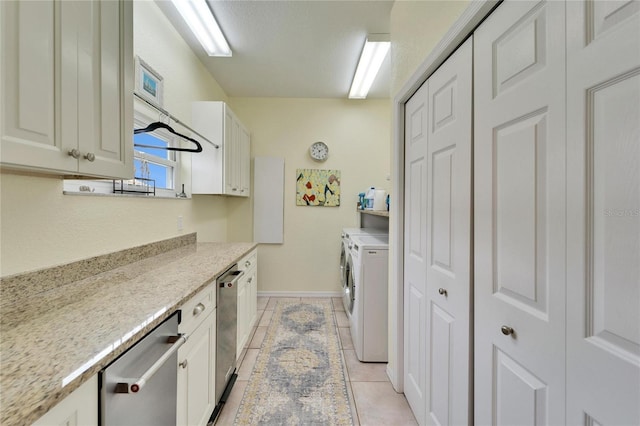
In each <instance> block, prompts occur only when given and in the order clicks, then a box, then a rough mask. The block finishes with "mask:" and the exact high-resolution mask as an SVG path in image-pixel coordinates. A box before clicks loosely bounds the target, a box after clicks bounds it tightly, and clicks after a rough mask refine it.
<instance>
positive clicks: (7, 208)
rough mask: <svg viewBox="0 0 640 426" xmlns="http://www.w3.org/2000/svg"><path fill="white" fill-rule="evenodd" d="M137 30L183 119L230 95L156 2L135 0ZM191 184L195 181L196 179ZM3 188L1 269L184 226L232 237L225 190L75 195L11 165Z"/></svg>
mask: <svg viewBox="0 0 640 426" xmlns="http://www.w3.org/2000/svg"><path fill="white" fill-rule="evenodd" d="M134 37H135V40H134V51H135V53H136V54H137V55H140V56H141V57H142V58H143V59H144V60H145V61H146V62H147V63H149V65H151V66H152V67H153V68H154V69H155V70H156V71H157V72H158V73H160V74H161V75H162V76H163V77H164V79H165V107H166V108H167V109H168V110H169V111H171V112H172V113H173V114H174V115H176V116H177V117H179V118H180V119H181V120H184V121H185V122H186V123H189V121H190V117H191V101H193V100H200V99H206V100H227V96H226V94H225V93H224V91H223V90H222V89H221V88H220V86H219V85H218V84H217V82H216V81H215V80H214V79H213V78H212V77H211V75H210V74H208V73H207V71H206V69H205V68H204V66H203V65H202V63H201V62H200V61H199V60H198V59H197V57H196V56H195V55H194V54H193V53H192V52H191V50H190V49H189V48H188V46H187V45H186V44H185V43H184V41H183V40H182V38H181V37H180V36H179V34H178V33H177V32H176V31H175V30H174V29H173V27H172V26H171V25H170V24H169V22H168V21H167V20H166V18H165V16H164V14H163V13H162V12H161V11H160V10H159V9H158V7H157V6H156V4H155V3H154V2H150V1H136V2H134ZM187 155H189V154H187ZM188 164H189V162H188V161H187V167H185V168H184V169H185V173H186V174H188V169H189V167H188ZM186 183H187V187H188V186H190V179H189V180H187V182H186ZM0 187H1V188H0V189H1V192H2V194H1V198H0V201H1V202H0V221H1V222H0V275H1V276H6V275H11V274H15V273H20V272H25V271H29V270H33V269H39V268H44V267H48V266H52V265H57V264H60V263H66V262H70V261H74V260H78V259H82V258H86V257H90V256H95V255H99V254H104V253H108V252H112V251H116V250H121V249H124V248H127V247H132V246H135V245H139V244H145V243H148V242H152V241H158V240H162V239H165V238H171V237H174V236H177V235H180V234H182V233H188V232H198V238H199V240H200V241H224V240H226V236H227V212H226V199H225V198H222V197H209V198H203V199H196V200H193V201H192V200H173V199H169V200H162V199H133V198H124V197H119V198H116V197H104V198H101V197H84V196H83V197H80V196H69V195H63V194H62V180H61V179H59V178H55V177H35V176H25V175H19V174H13V173H7V172H3V173H2V175H0ZM187 192H189V191H188V189H187ZM178 216H183V221H184V229H183V231H182V232H179V231H178V230H177V218H178Z"/></svg>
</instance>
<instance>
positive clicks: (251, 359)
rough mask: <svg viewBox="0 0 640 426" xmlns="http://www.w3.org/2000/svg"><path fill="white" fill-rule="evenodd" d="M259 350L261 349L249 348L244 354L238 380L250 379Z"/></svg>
mask: <svg viewBox="0 0 640 426" xmlns="http://www.w3.org/2000/svg"><path fill="white" fill-rule="evenodd" d="M259 352H260V349H247V353H246V354H245V355H244V359H243V360H242V364H241V365H240V368H239V369H238V380H249V377H250V376H251V372H252V371H253V367H254V366H255V364H256V359H258V353H259Z"/></svg>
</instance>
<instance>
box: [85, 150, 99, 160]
mask: <svg viewBox="0 0 640 426" xmlns="http://www.w3.org/2000/svg"><path fill="white" fill-rule="evenodd" d="M84 158H85V159H87V160H88V161H91V162H93V161H94V160H95V159H96V155H95V154H94V153H93V152H87V155H85V156H84Z"/></svg>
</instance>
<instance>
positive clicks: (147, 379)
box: [99, 312, 187, 426]
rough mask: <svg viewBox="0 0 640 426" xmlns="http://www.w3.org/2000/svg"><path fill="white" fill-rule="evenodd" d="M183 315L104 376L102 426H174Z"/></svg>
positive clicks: (153, 333)
mask: <svg viewBox="0 0 640 426" xmlns="http://www.w3.org/2000/svg"><path fill="white" fill-rule="evenodd" d="M178 318H179V312H176V313H174V314H173V315H171V316H170V317H169V318H167V319H166V320H165V321H164V322H162V323H161V324H160V325H159V326H157V327H156V328H155V329H153V330H152V331H151V332H149V333H148V334H147V335H146V336H145V337H143V338H142V339H141V340H140V341H139V342H138V343H136V344H135V345H134V346H133V347H132V348H131V349H129V350H128V351H126V352H125V353H124V354H122V355H121V356H120V357H119V358H117V359H116V360H115V361H113V362H112V363H111V364H109V365H108V366H107V367H106V368H105V369H104V370H102V371H101V372H100V376H99V377H100V424H101V425H102V426H128V425H137V426H143V425H145V426H146V425H148V426H162V425H167V426H174V425H175V423H176V385H177V384H176V381H177V368H178V358H177V356H178V348H180V346H182V344H184V342H186V340H187V338H186V336H185V335H181V334H178Z"/></svg>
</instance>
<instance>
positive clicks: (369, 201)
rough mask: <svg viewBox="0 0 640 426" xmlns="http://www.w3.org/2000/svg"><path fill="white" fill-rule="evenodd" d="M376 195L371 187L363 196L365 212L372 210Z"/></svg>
mask: <svg viewBox="0 0 640 426" xmlns="http://www.w3.org/2000/svg"><path fill="white" fill-rule="evenodd" d="M375 195H376V189H375V188H374V187H373V186H372V187H371V188H370V189H369V190H368V191H367V195H365V196H364V209H365V210H373V200H374V198H375Z"/></svg>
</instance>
